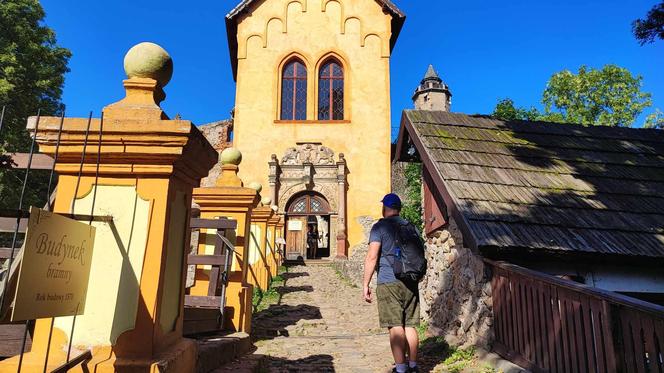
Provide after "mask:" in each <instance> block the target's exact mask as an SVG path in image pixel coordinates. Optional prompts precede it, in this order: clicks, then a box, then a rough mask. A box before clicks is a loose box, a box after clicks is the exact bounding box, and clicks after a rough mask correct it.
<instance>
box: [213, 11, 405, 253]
mask: <svg viewBox="0 0 664 373" xmlns="http://www.w3.org/2000/svg"><path fill="white" fill-rule="evenodd" d="M239 3H240V4H239V5H238V6H237V7H236V8H235V9H233V10H232V11H231V12H230V13H229V14H228V15H227V16H226V26H227V29H228V35H229V41H230V43H229V47H230V55H231V62H232V67H233V73H234V77H235V78H236V83H237V88H236V99H235V117H234V133H233V146H234V147H237V148H238V149H239V150H241V151H242V154H243V156H244V160H243V163H242V169H241V170H240V177H242V178H243V179H244V180H246V181H247V182H250V181H256V182H258V183H260V184H262V185H265V186H266V189H267V187H268V186H269V196H270V198H271V199H272V200H273V203H274V205H275V206H276V207H277V209H278V210H277V211H278V213H279V214H280V215H282V216H284V218H285V221H286V237H285V239H286V250H285V257H286V258H287V259H293V260H295V259H298V258H317V259H319V258H324V259H328V258H330V259H331V258H337V257H339V258H343V257H347V256H348V255H349V254H351V253H352V250H353V247H354V246H356V245H357V244H360V243H362V242H366V241H367V238H366V237H365V229H364V227H363V222H364V221H366V220H369V221H370V220H371V219H377V218H379V217H380V212H381V206H380V202H378V201H380V200H381V198H382V197H383V196H384V195H385V194H386V193H388V192H389V191H390V156H391V153H390V149H391V148H390V142H391V137H390V135H391V118H390V114H391V110H390V57H391V55H392V50H393V48H394V46H395V43H396V41H397V38H398V36H399V32H400V30H401V27H402V25H403V23H404V20H405V15H404V14H403V13H402V12H401V11H400V10H399V9H398V8H397V7H396V5H395V4H394V2H393V1H391V0H326V1H304V0H264V1H258V0H244V1H241V2H239ZM267 193H268V192H267V190H266V195H267ZM309 231H311V232H312V233H314V234H315V233H316V232H318V236H319V237H320V238H319V240H318V243H317V248H316V250H312V251H310V252H307V247H308V246H309V244H308V243H307V234H308V232H309Z"/></svg>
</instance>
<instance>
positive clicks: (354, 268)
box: [333, 216, 376, 288]
mask: <svg viewBox="0 0 664 373" xmlns="http://www.w3.org/2000/svg"><path fill="white" fill-rule="evenodd" d="M375 222H376V220H374V219H373V218H371V217H369V216H360V217H359V218H357V223H358V224H359V225H360V226H361V227H362V230H363V232H364V239H363V240H362V241H360V243H358V244H357V245H355V246H353V247H352V248H351V251H350V253H351V254H350V257H349V258H348V259H347V260H346V259H335V260H334V262H333V265H334V268H335V269H336V270H337V271H339V272H341V274H343V275H344V276H345V277H346V278H348V279H349V280H350V281H351V282H352V283H353V284H355V285H356V286H357V287H360V288H361V287H362V282H363V280H364V258H365V257H366V256H367V252H368V251H369V233H371V227H373V225H374V223H375ZM372 284H373V286H375V284H376V276H374V277H373V279H372Z"/></svg>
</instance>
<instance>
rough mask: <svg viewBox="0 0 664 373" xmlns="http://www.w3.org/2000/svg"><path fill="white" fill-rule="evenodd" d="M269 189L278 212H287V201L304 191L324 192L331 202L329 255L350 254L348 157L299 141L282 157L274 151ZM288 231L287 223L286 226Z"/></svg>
mask: <svg viewBox="0 0 664 373" xmlns="http://www.w3.org/2000/svg"><path fill="white" fill-rule="evenodd" d="M269 165H270V175H269V182H270V191H271V197H272V200H273V201H275V202H276V204H277V206H278V207H279V213H280V214H283V215H285V216H288V211H286V208H287V204H288V202H289V201H290V200H291V199H292V198H293V196H295V195H298V194H301V193H304V192H316V193H318V194H320V195H322V196H323V197H324V198H325V199H326V200H327V202H328V203H329V206H330V210H331V211H330V228H329V229H330V236H331V237H333V238H335V239H332V240H331V244H330V257H335V256H336V257H343V258H345V257H347V255H348V254H347V244H346V229H347V227H346V187H347V180H346V175H347V174H348V172H347V168H346V159H345V158H344V155H343V154H339V156H338V159H335V155H334V151H333V150H332V149H330V148H328V147H326V146H323V144H322V143H311V142H308V143H297V145H296V146H295V147H292V148H289V149H287V150H286V152H285V154H284V155H283V157H282V158H281V160H279V158H278V157H277V155H276V154H273V155H272V159H271V161H270V162H269ZM286 230H287V231H288V227H286Z"/></svg>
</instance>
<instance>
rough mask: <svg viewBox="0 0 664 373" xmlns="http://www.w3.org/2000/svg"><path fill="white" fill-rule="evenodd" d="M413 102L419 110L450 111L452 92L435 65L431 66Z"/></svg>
mask: <svg viewBox="0 0 664 373" xmlns="http://www.w3.org/2000/svg"><path fill="white" fill-rule="evenodd" d="M413 102H414V103H415V109H417V110H432V111H450V106H451V104H452V92H450V89H449V87H448V86H447V84H445V83H443V80H442V79H440V77H439V76H438V73H437V72H436V70H435V69H434V68H433V65H429V69H428V70H427V73H426V75H424V79H422V81H421V82H420V85H419V86H418V87H417V89H416V90H415V94H414V95H413Z"/></svg>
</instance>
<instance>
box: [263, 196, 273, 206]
mask: <svg viewBox="0 0 664 373" xmlns="http://www.w3.org/2000/svg"><path fill="white" fill-rule="evenodd" d="M261 203H262V204H263V206H270V204H272V198H270V197H263V199H261Z"/></svg>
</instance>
